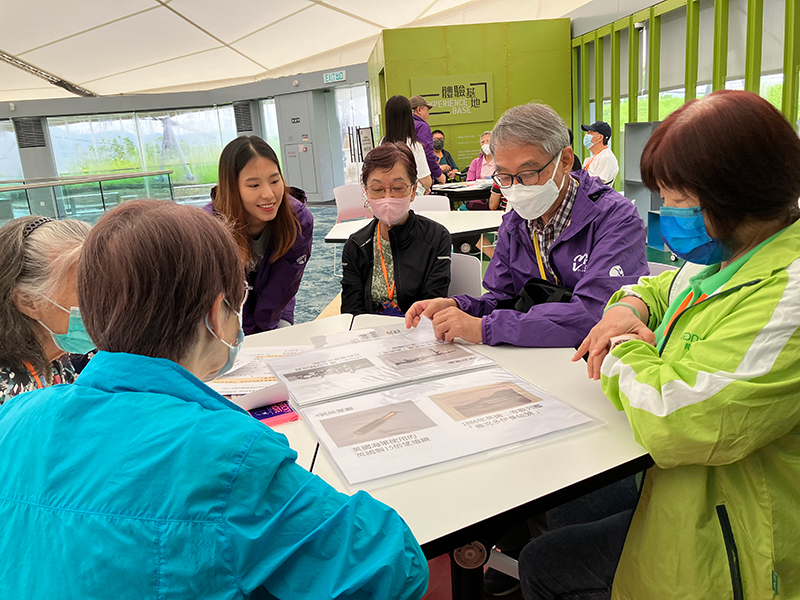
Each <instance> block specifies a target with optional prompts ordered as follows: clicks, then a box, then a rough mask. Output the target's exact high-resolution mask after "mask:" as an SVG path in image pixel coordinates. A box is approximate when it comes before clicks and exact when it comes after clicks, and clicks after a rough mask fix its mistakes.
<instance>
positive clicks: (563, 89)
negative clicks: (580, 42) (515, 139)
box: [368, 19, 572, 170]
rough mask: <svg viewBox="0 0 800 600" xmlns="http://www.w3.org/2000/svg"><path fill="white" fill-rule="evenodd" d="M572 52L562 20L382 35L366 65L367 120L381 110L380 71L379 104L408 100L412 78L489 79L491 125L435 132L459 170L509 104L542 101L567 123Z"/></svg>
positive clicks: (377, 117) (566, 22) (567, 27)
mask: <svg viewBox="0 0 800 600" xmlns="http://www.w3.org/2000/svg"><path fill="white" fill-rule="evenodd" d="M571 46H572V42H571V39H570V24H569V19H552V20H541V21H519V22H515V23H483V24H478V25H451V26H447V27H416V28H407V29H392V30H385V31H383V32H382V34H381V36H380V38H379V39H378V42H377V44H376V45H375V48H374V49H373V52H372V55H371V56H370V59H369V61H368V65H369V72H370V100H371V102H372V112H373V120H374V122H376V123H377V122H378V121H379V120H380V117H381V113H382V111H383V106H382V105H381V101H380V97H381V94H380V93H379V91H380V90H379V86H380V77H379V73H380V71H381V69H383V71H384V74H385V82H386V83H385V91H384V94H383V97H384V98H389V97H391V96H393V95H395V94H403V95H406V96H407V95H409V93H410V91H411V84H410V80H411V79H412V78H417V77H435V76H440V75H458V74H468V73H484V72H490V73H492V76H493V84H494V91H493V95H494V102H495V119H494V120H493V121H486V122H480V123H464V124H455V125H447V126H443V127H440V129H442V131H444V133H445V136H446V138H447V141H446V146H445V147H446V148H447V149H448V150H449V151H450V152H451V153H452V154H453V156H454V158H455V160H456V163H457V164H458V166H459V167H460V168H461V169H462V170H466V168H467V167H469V161H470V160H472V159H473V158H475V157H476V156H477V155H478V153H479V145H480V143H479V139H478V138H479V136H480V134H481V133H482V132H483V131H485V130H487V129H491V128H492V127H493V126H494V122H495V121H496V120H497V119H498V118H500V116H501V115H502V114H503V113H504V112H505V111H506V110H508V109H509V108H511V107H512V106H516V105H518V104H524V103H525V102H530V101H532V100H537V101H540V102H545V103H546V104H549V105H550V106H552V107H553V108H554V109H555V110H556V111H557V112H558V113H559V114H560V115H561V116H562V117H563V118H564V120H565V121H566V122H567V123H568V124H569V123H571V119H572V64H571ZM373 88H374V89H373Z"/></svg>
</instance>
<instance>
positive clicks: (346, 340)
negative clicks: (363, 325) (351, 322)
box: [311, 323, 408, 348]
mask: <svg viewBox="0 0 800 600" xmlns="http://www.w3.org/2000/svg"><path fill="white" fill-rule="evenodd" d="M403 333H408V330H407V329H406V326H405V324H403V323H398V324H397V325H393V326H388V325H386V326H383V327H373V328H372V329H354V330H352V331H341V332H339V333H331V334H328V335H318V336H315V337H312V338H311V343H312V344H314V348H330V347H331V346H341V345H343V344H357V343H359V342H368V341H369V340H377V339H378V338H382V337H386V336H390V335H401V334H403Z"/></svg>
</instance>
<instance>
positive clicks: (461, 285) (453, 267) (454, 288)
mask: <svg viewBox="0 0 800 600" xmlns="http://www.w3.org/2000/svg"><path fill="white" fill-rule="evenodd" d="M459 294H467V295H468V296H475V297H477V296H482V295H483V286H482V285H481V261H480V259H479V258H478V257H477V256H470V255H469V254H460V253H459V252H453V253H452V254H451V255H450V289H449V290H448V292H447V295H448V296H457V295H459Z"/></svg>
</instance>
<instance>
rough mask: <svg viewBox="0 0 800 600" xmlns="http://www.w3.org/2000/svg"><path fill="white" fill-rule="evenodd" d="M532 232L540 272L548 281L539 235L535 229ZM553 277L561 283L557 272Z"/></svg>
mask: <svg viewBox="0 0 800 600" xmlns="http://www.w3.org/2000/svg"><path fill="white" fill-rule="evenodd" d="M531 229H532V228H531ZM531 234H533V249H534V250H535V251H536V263H537V264H538V265H539V274H540V275H541V276H542V279H544V280H545V281H547V280H548V278H547V271H545V270H544V261H543V260H542V251H541V249H540V248H539V237H538V236H537V235H536V232H535V231H531ZM553 278H554V279H555V280H556V284H557V285H560V284H559V283H558V277H556V276H555V273H553Z"/></svg>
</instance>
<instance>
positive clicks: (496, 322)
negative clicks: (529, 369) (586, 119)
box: [406, 103, 648, 347]
mask: <svg viewBox="0 0 800 600" xmlns="http://www.w3.org/2000/svg"><path fill="white" fill-rule="evenodd" d="M491 146H492V153H493V154H494V157H495V161H496V163H497V173H496V174H495V176H494V180H495V183H497V184H498V185H499V186H500V187H501V188H503V195H504V196H505V198H506V199H507V200H508V205H509V206H510V207H511V208H513V210H512V211H509V212H508V213H506V215H505V216H504V217H503V223H502V225H501V226H500V230H499V231H498V237H497V246H496V248H495V252H494V257H493V258H492V260H491V262H490V263H489V267H488V269H487V270H486V276H485V277H484V280H483V287H484V288H485V289H487V290H488V292H487V293H486V294H484V295H483V296H481V297H479V298H474V297H471V296H466V295H464V296H455V297H453V298H435V299H433V300H422V301H420V302H417V303H415V304H414V305H412V306H411V308H409V310H408V312H407V313H406V326H407V327H411V326H415V325H416V324H417V323H418V322H419V318H420V316H422V315H424V316H426V317H429V318H431V319H433V325H434V331H435V332H436V335H437V337H439V338H442V339H446V340H448V341H450V340H453V339H454V338H457V337H458V338H461V339H463V340H466V341H468V342H476V343H477V342H483V343H484V344H489V345H491V346H495V345H498V344H504V343H505V344H512V345H514V346H534V347H576V346H578V344H580V343H581V341H582V340H583V339H584V338H585V337H586V335H587V334H588V333H589V330H590V329H591V328H592V327H593V326H594V325H595V324H596V323H597V322H598V321H599V320H600V318H601V317H602V315H603V309H604V307H605V305H606V302H607V301H608V299H609V298H610V297H611V295H612V294H613V293H614V292H616V291H617V290H618V289H619V288H621V287H622V286H623V285H627V284H631V283H634V282H636V281H637V280H638V278H639V277H641V276H643V275H647V274H648V267H647V257H646V253H645V229H644V224H643V223H642V220H641V218H639V214H638V213H637V211H636V209H635V208H634V206H633V204H632V203H631V202H630V200H628V199H626V198H624V197H623V196H622V195H620V194H619V193H618V192H616V191H614V190H613V189H611V188H610V187H608V186H606V185H604V184H603V183H602V182H601V181H600V180H599V179H597V178H596V177H591V176H589V175H588V174H587V173H586V172H585V171H581V172H575V173H571V172H570V171H571V169H572V163H573V153H572V149H571V148H570V146H569V132H568V130H567V126H566V124H565V123H564V121H563V120H562V119H561V117H559V116H558V114H557V113H556V112H555V111H554V110H553V109H551V108H550V107H549V106H545V105H542V104H534V103H531V104H526V105H523V106H516V107H514V108H511V109H509V110H508V111H506V113H505V114H504V115H503V116H502V117H501V118H500V120H499V121H498V122H497V124H496V125H495V128H494V130H493V131H492V137H491ZM531 278H540V279H546V280H547V281H548V282H549V283H551V284H556V285H561V286H564V287H566V288H567V289H568V290H570V291H571V292H572V298H571V299H570V301H569V302H548V303H544V304H537V305H535V306H533V307H532V308H530V310H528V311H527V312H518V311H516V310H513V309H504V308H503V309H496V306H497V304H498V302H501V301H503V300H507V299H509V298H513V297H514V296H515V295H516V294H518V293H519V292H520V290H521V289H522V286H523V285H524V284H525V283H526V282H527V281H528V280H529V279H531Z"/></svg>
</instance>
